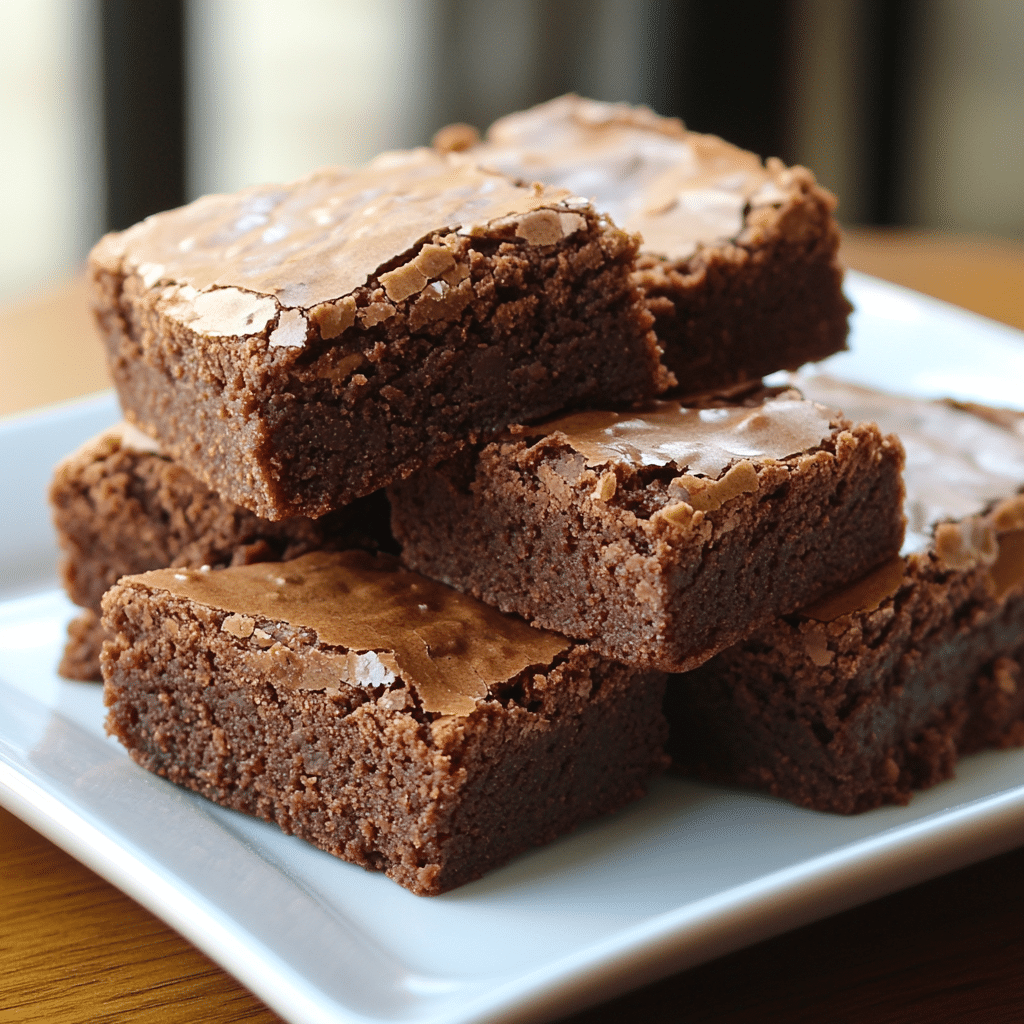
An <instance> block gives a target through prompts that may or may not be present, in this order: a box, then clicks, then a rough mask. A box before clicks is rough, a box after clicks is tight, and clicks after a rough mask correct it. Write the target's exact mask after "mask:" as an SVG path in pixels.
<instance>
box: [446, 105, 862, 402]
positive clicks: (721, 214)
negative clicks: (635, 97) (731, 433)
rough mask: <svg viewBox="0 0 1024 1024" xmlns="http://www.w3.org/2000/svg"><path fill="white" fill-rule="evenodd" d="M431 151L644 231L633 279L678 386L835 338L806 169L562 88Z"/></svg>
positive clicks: (839, 326)
mask: <svg viewBox="0 0 1024 1024" xmlns="http://www.w3.org/2000/svg"><path fill="white" fill-rule="evenodd" d="M435 145H437V146H438V147H439V148H442V149H445V148H448V149H450V148H456V149H465V150H467V151H468V152H469V153H470V154H471V155H472V156H473V157H474V158H475V159H476V160H479V161H480V162H481V163H482V164H485V165H486V166H491V167H495V168H497V169H498V170H501V171H503V172H504V173H506V174H508V175H510V176H512V177H514V178H518V179H521V180H523V181H542V182H544V183H545V184H547V185H554V186H561V187H564V188H568V189H570V190H571V191H572V192H574V193H575V194H576V195H580V196H586V197H587V198H590V199H591V200H592V201H593V202H594V205H595V206H596V207H597V208H598V209H599V210H602V211H604V212H606V213H608V214H609V215H610V216H611V217H612V219H613V220H614V221H615V223H617V224H619V225H620V226H621V227H623V228H624V229H625V230H627V231H636V232H639V233H640V235H641V236H642V237H643V242H642V243H641V248H640V257H639V259H638V262H637V275H636V279H637V280H638V281H639V282H640V284H641V285H642V286H643V288H644V290H645V292H646V294H647V297H648V302H649V305H650V309H651V311H652V312H653V313H654V314H655V316H656V317H657V323H656V327H655V329H656V331H657V334H658V340H659V341H660V342H661V345H662V347H663V348H664V350H665V357H664V358H665V363H666V365H667V366H668V367H669V369H670V370H672V371H673V372H674V373H675V375H676V377H677V378H678V381H679V392H678V393H679V394H682V395H695V394H701V393H704V392H710V391H715V390H721V389H723V388H725V387H728V386H731V385H734V384H738V383H742V382H744V381H753V380H758V379H760V378H761V377H763V376H765V375H767V374H769V373H772V372H774V371H776V370H780V369H796V368H797V367H798V366H800V365H801V364H802V363H805V362H807V361H809V360H816V359H822V358H824V357H825V356H827V355H830V354H832V353H833V352H836V351H838V350H840V349H842V348H844V347H845V343H846V335H847V316H848V314H849V312H850V308H851V307H850V305H849V303H848V302H847V301H846V299H845V298H844V297H843V294H842V279H843V273H842V269H841V267H840V266H839V264H838V262H837V259H836V250H837V249H838V246H839V230H838V227H837V225H836V222H835V219H834V218H833V215H832V214H833V211H834V210H835V206H836V202H835V199H834V198H833V196H832V195H830V194H829V193H828V192H826V191H825V190H824V189H823V188H821V187H820V186H819V185H818V184H817V183H816V182H815V180H814V175H813V174H811V172H810V171H808V170H806V169H805V168H803V167H786V166H784V165H783V164H782V162H781V161H780V160H777V159H775V158H771V159H768V160H767V161H765V162H764V163H762V161H761V159H760V158H759V157H758V156H756V155H755V154H753V153H748V152H746V151H744V150H741V149H738V148H737V147H736V146H732V145H730V144H729V143H727V142H724V141H723V140H722V139H719V138H716V137H715V136H713V135H700V134H697V133H696V132H689V131H687V130H686V129H685V128H684V126H683V124H682V123H681V122H680V121H679V120H678V119H677V118H666V117H659V116H658V115H656V114H654V113H652V112H651V111H650V110H649V109H648V108H646V107H632V106H629V105H628V104H625V103H601V102H597V101H595V100H588V99H582V98H580V97H579V96H571V95H570V96H561V97H559V98H558V99H554V100H551V101H549V102H547V103H542V104H540V105H539V106H537V107H533V108H532V109H530V110H526V111H521V112H519V113H515V114H510V115H509V116H507V117H503V118H501V119H500V120H498V121H496V122H495V123H494V124H493V125H491V127H490V129H489V130H488V132H487V135H486V138H485V139H484V141H483V142H482V143H478V142H476V140H475V133H474V132H473V131H472V130H471V129H470V130H468V131H467V129H466V126H450V127H449V128H448V129H442V131H441V132H440V133H438V136H437V137H436V140H435Z"/></svg>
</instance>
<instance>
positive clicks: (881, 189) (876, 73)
mask: <svg viewBox="0 0 1024 1024" xmlns="http://www.w3.org/2000/svg"><path fill="white" fill-rule="evenodd" d="M861 4H862V7H863V15H864V21H863V24H864V40H863V44H862V46H863V50H862V53H863V76H862V83H863V109H862V114H861V116H862V118H863V125H864V139H865V145H866V148H867V152H866V153H865V154H864V159H863V161H862V163H861V173H862V174H863V175H864V179H865V180H864V185H863V191H864V194H865V200H866V201H865V204H864V210H865V215H866V216H865V222H866V223H868V224H880V225H882V224H888V225H894V224H904V223H906V221H907V194H906V192H907V179H908V172H909V166H908V160H909V156H910V153H909V144H910V139H911V137H912V133H911V131H910V104H911V99H912V95H911V90H912V87H913V84H914V80H915V76H916V72H917V68H916V66H915V61H914V57H915V53H916V50H915V46H914V41H915V39H916V38H917V36H918V34H919V31H920V29H921V26H922V21H923V19H922V12H921V10H920V4H919V2H918V0H861Z"/></svg>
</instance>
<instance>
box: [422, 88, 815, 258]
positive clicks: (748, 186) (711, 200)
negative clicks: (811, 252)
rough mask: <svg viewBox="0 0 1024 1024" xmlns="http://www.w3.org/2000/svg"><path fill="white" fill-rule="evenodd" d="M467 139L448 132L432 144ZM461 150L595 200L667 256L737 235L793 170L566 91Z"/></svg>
mask: <svg viewBox="0 0 1024 1024" xmlns="http://www.w3.org/2000/svg"><path fill="white" fill-rule="evenodd" d="M467 141H468V139H466V138H465V136H462V137H460V136H458V135H457V134H454V133H452V132H450V131H449V132H448V135H447V141H446V136H445V135H444V134H443V133H439V137H438V139H437V141H436V143H435V144H436V145H439V146H441V147H444V146H445V145H454V146H462V145H465V143H466V142H467ZM468 152H469V153H470V154H471V155H472V156H473V157H474V158H475V159H476V160H478V161H480V162H481V163H482V164H485V165H486V166H489V167H494V168H496V169H498V170H500V171H502V172H503V173H505V174H508V175H510V176H511V177H513V178H519V179H523V180H526V181H533V180H537V181H543V182H544V183H545V184H547V185H560V186H562V187H564V188H567V189H569V190H570V191H571V192H572V193H573V194H574V195H579V196H586V197H587V198H588V199H592V200H593V201H594V202H595V205H596V206H597V207H598V208H599V209H600V210H603V211H604V212H606V213H608V214H609V215H610V216H611V218H612V220H614V221H615V223H616V224H618V225H619V226H620V227H622V228H624V229H625V230H627V231H638V232H640V234H641V235H642V236H643V244H642V246H641V251H643V252H647V253H651V254H654V255H657V256H664V257H666V258H668V259H671V260H682V259H686V258H687V257H688V256H690V255H692V254H693V252H694V251H695V250H696V248H697V245H698V244H699V243H715V242H724V241H728V240H731V239H735V238H737V237H738V236H739V235H740V234H741V233H742V231H743V228H744V223H745V217H746V213H747V209H748V207H760V206H771V205H778V204H781V203H783V202H784V201H785V200H786V199H787V198H788V197H789V194H790V190H791V178H792V172H790V171H789V170H788V169H787V168H785V167H784V166H783V164H782V163H781V162H780V161H778V160H774V159H772V160H769V161H768V163H767V165H764V164H762V163H761V160H760V158H759V157H758V156H757V155H756V154H754V153H749V152H747V151H746V150H742V149H739V148H738V147H736V146H733V145H730V144H729V143H728V142H725V141H723V140H722V139H719V138H717V137H716V136H713V135H699V134H697V133H696V132H688V131H687V130H686V129H685V128H684V127H683V124H682V122H681V121H679V120H678V119H677V118H667V117H659V116H658V115H657V114H655V113H653V112H652V111H651V110H649V109H648V108H647V107H633V106H630V105H629V104H626V103H602V102H599V101H597V100H589V99H583V98H581V97H579V96H572V95H569V96H560V97H559V98H557V99H554V100H550V101H549V102H547V103H542V104H540V105H539V106H536V107H533V108H531V109H530V110H525V111H521V112H519V113H515V114H510V115H508V116H507V117H503V118H501V119H500V120H498V121H495V122H494V124H493V125H491V127H490V129H489V130H488V132H487V136H486V139H485V140H484V142H483V143H481V144H479V145H476V146H472V147H470V148H469V149H468ZM803 173H805V174H806V172H803Z"/></svg>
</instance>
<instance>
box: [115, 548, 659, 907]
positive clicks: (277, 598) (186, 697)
mask: <svg viewBox="0 0 1024 1024" xmlns="http://www.w3.org/2000/svg"><path fill="white" fill-rule="evenodd" d="M103 606H104V611H105V615H104V619H103V622H104V625H105V626H106V627H107V628H108V629H109V630H110V632H111V633H112V634H113V635H114V637H115V638H114V639H113V640H112V641H109V642H108V643H107V644H105V645H104V649H103V675H104V680H105V684H106V688H105V700H106V704H107V707H108V708H109V715H108V718H107V728H108V730H109V731H110V732H111V733H112V734H113V735H114V736H116V737H117V738H118V739H119V740H120V741H121V742H122V743H123V744H124V745H125V746H126V747H127V748H128V751H129V753H130V754H131V756H132V757H133V758H134V759H135V760H136V761H137V762H138V763H139V764H141V765H142V766H143V767H145V768H147V769H149V770H150V771H153V772H156V773H158V774H160V775H163V776H165V777H166V778H168V779H170V780H171V781H172V782H176V783H178V784H180V785H184V786H187V787H189V788H191V789H194V790H195V791H196V792H198V793H201V794H202V795H203V796H205V797H207V798H209V799H211V800H214V801H216V802H217V803H219V804H221V805H223V806H225V807H231V808H234V809H236V810H240V811H245V812H247V813H249V814H254V815H257V816H258V817H261V818H264V819H266V820H268V821H272V822H276V823H277V824H278V825H279V826H280V827H281V828H282V829H283V830H284V831H285V832H288V833H291V834H294V835H298V836H301V837H302V838H303V839H306V840H308V841H309V842H311V843H314V844H316V845H317V846H319V847H321V848H322V849H324V850H327V851H328V852H329V853H332V854H334V855H335V856H338V857H341V858H342V859H344V860H347V861H351V862H352V863H354V864H359V865H362V866H363V867H365V868H369V869H372V870H376V871H384V872H385V873H386V874H387V875H388V876H389V877H390V878H392V879H394V881H396V882H398V883H399V884H400V885H404V886H405V887H406V888H408V889H411V890H412V891H413V892H415V893H417V894H421V895H431V894H435V893H440V892H444V891H446V890H448V889H451V888H454V887H455V886H458V885H462V884H463V883H465V882H468V881H470V880H472V879H474V878H478V877H480V875H482V874H483V873H484V872H485V871H488V870H490V869H491V868H494V867H497V866H498V865H500V864H502V863H504V862H505V861H507V860H508V859H509V858H510V857H512V856H514V855H515V854H517V853H519V852H521V851H523V850H526V849H528V848H529V847H531V846H534V845H536V844H540V843H545V842H548V841H550V840H552V839H553V838H555V837H556V836H558V835H560V834H562V833H564V832H567V831H569V830H570V829H572V828H574V827H575V826H576V825H577V824H579V823H580V822H581V821H583V820H585V819H587V818H590V817H593V816H595V815H598V814H603V813H606V812H609V811H613V810H615V809H617V808H619V807H621V806H622V805H623V804H625V803H627V802H628V801H630V800H633V799H635V798H636V797H639V796H640V795H641V794H642V792H643V787H644V785H645V783H646V782H647V780H648V779H649V778H650V777H652V776H653V775H655V774H656V773H657V772H659V771H661V770H662V769H663V768H664V767H665V765H666V764H667V758H666V757H665V755H664V752H663V746H664V741H665V736H666V724H665V720H664V717H663V714H662V709H661V701H662V696H663V693H664V682H665V677H664V676H663V675H661V674H659V673H652V672H643V671H640V670H637V669H631V668H627V667H625V666H623V665H618V664H616V663H614V662H611V661H608V660H607V659H605V658H602V657H600V656H599V655H598V654H596V653H595V652H594V651H592V650H590V649H589V648H588V647H586V646H581V645H578V644H574V643H572V641H570V640H567V639H566V638H564V637H561V636H557V635H556V634H553V633H547V632H542V631H540V630H536V629H531V628H530V627H529V626H527V625H526V624H525V623H524V622H521V621H519V620H516V619H513V618H511V617H509V616H503V615H501V614H500V613H498V612H496V611H494V610H493V609H491V608H488V607H486V606H485V605H482V604H480V603H479V602H476V601H473V600H472V599H470V598H467V597H465V596H464V595H462V594H459V593H457V592H455V591H452V590H449V589H448V588H446V587H443V586H440V585H439V584H436V583H432V582H430V581H429V580H426V579H423V578H422V577H419V576H416V575H415V574H413V573H409V572H406V571H404V570H402V569H401V568H400V567H399V565H398V564H397V562H396V561H395V560H394V559H391V558H389V557H388V556H383V555H382V556H376V557H375V556H372V555H369V554H366V553H365V552H357V551H349V552H342V553H338V554H333V555H332V554H311V555H305V556H303V557H302V558H299V559H296V560H295V561H293V562H289V563H287V564H286V565H279V566H272V565H254V566H239V567H236V568H228V569H223V570H210V571H206V572H203V571H197V570H187V569H182V570H174V569H167V570H161V571H157V572H151V573H146V574H144V575H141V576H130V577H126V578H124V579H122V580H121V581H120V583H118V584H117V585H116V586H115V587H114V588H113V589H112V590H111V591H110V592H109V593H108V594H107V595H106V597H105V598H104V601H103Z"/></svg>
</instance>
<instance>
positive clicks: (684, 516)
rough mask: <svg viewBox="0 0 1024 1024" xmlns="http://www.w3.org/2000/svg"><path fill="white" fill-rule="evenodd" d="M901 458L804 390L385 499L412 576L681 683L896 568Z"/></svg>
mask: <svg viewBox="0 0 1024 1024" xmlns="http://www.w3.org/2000/svg"><path fill="white" fill-rule="evenodd" d="M902 464H903V451H902V448H901V447H900V445H899V442H898V441H896V439H895V438H892V437H883V436H882V434H881V433H880V431H879V430H878V428H877V427H875V426H874V425H873V424H863V423H862V424H858V425H856V426H853V425H851V424H850V423H849V422H848V421H846V420H845V419H843V418H842V417H841V416H840V415H839V414H838V413H834V412H831V411H829V410H828V409H826V408H824V407H822V406H819V405H815V404H814V403H813V402H809V401H804V400H803V399H802V398H801V397H800V395H799V394H798V393H796V392H794V391H784V392H782V393H779V394H771V393H768V394H765V393H762V392H760V391H759V392H757V393H755V394H754V395H752V396H750V397H749V398H748V399H747V400H746V403H745V404H731V405H717V406H709V407H702V408H688V407H685V406H682V405H680V404H679V403H678V402H674V401H673V402H660V403H656V404H655V405H653V406H651V407H649V408H648V409H646V410H644V411H634V412H631V413H610V412H609V413H600V412H588V413H578V414H574V415H571V416H568V417H563V418H559V419H556V420H553V421H549V422H547V423H544V424H541V425H539V426H536V427H522V428H518V429H516V430H515V431H513V432H512V433H511V434H509V435H508V436H506V437H504V438H502V439H500V440H498V441H495V442H493V443H492V444H490V445H488V446H486V447H482V448H474V449H471V450H469V451H467V452H465V453H463V454H462V455H460V456H459V457H457V458H455V459H453V460H451V461H449V462H447V463H445V464H443V465H441V466H438V467H435V468H434V469H431V470H425V471H423V472H421V473H419V474H417V475H416V476H414V477H411V478H410V479H408V480H406V481H403V482H402V483H400V484H396V485H394V486H393V487H392V488H391V489H390V491H389V497H390V499H391V508H392V523H391V525H392V530H393V532H394V535H395V538H396V540H397V541H398V542H399V543H400V544H401V545H402V558H403V560H404V561H405V562H406V564H408V565H409V566H410V567H411V568H414V569H415V570H416V571H418V572H422V573H424V574H425V575H427V576H431V577H432V578H434V579H438V580H442V581H444V582H445V583H448V584H450V585H452V586H455V587H457V588H459V589H460V590H465V591H467V592H468V593H471V594H473V595H474V596H475V597H478V598H480V599H481V600H483V601H486V602H487V603H489V604H493V605H496V606H497V607H499V608H501V609H502V611H507V612H516V613H518V614H520V615H523V616H524V617H526V618H527V619H529V620H530V621H531V622H533V623H535V624H536V625H538V626H542V627H544V628H545V629H556V630H558V631H559V632H561V633H565V634H566V635H567V636H572V637H575V638H577V639H581V640H584V639H585V640H587V641H589V642H590V643H591V644H593V646H594V648H595V649H596V650H599V651H601V652H602V653H604V654H606V655H607V656H608V657H612V658H617V659H619V660H621V661H625V662H627V663H629V664H635V665H646V666H654V667H657V668H660V669H663V670H667V671H686V670H688V669H690V668H694V667H696V666H697V665H699V664H700V663H701V662H702V661H706V660H707V659H708V658H710V657H711V656H712V655H713V654H715V653H716V652H717V651H719V650H722V649H723V648H724V647H727V646H729V645H730V644H732V643H735V642H736V641H737V640H739V639H740V638H741V637H743V636H744V635H745V634H746V633H748V632H750V630H752V629H755V628H757V627H758V626H760V625H763V624H765V623H767V622H769V621H771V620H772V619H773V618H775V616H777V615H779V614H782V613H785V612H789V611H794V610H795V609H797V608H799V607H801V606H802V605H804V604H806V603H808V602H809V601H812V600H815V599H816V598H818V597H820V596H821V595H822V594H824V593H826V592H827V591H829V590H832V589H834V588H835V587H836V585H837V584H839V583H840V582H841V581H842V582H846V581H849V580H852V579H855V578H856V577H858V576H860V575H863V573H865V572H866V571H868V570H869V569H871V568H873V567H874V566H876V565H878V564H879V563H881V562H884V561H885V560H886V559H888V558H891V557H892V556H893V555H895V554H896V552H897V551H898V550H899V547H900V543H901V541H902V537H903V525H904V523H903V514H902V511H901V503H902V495H903V490H902V483H901V480H900V470H901V468H902Z"/></svg>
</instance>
